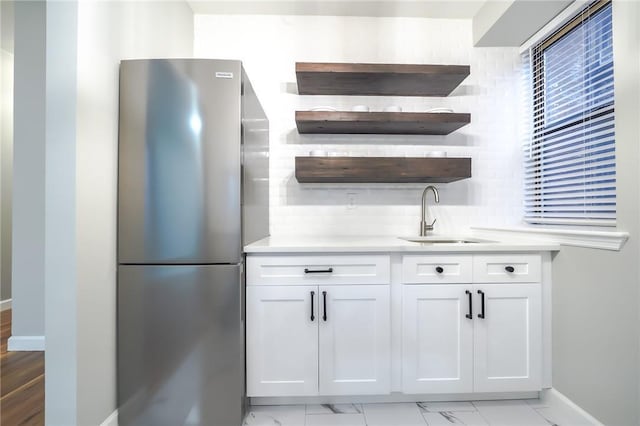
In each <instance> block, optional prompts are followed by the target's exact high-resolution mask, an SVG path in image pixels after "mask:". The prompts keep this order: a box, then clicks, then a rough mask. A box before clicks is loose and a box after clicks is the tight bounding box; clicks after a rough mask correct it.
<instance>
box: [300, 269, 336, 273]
mask: <svg viewBox="0 0 640 426" xmlns="http://www.w3.org/2000/svg"><path fill="white" fill-rule="evenodd" d="M332 272H333V268H327V269H309V268H304V273H305V274H330V273H332Z"/></svg>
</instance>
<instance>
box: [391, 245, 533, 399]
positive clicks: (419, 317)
mask: <svg viewBox="0 0 640 426" xmlns="http://www.w3.org/2000/svg"><path fill="white" fill-rule="evenodd" d="M415 265H424V266H423V267H422V268H421V269H420V268H418V269H416V268H415ZM447 269H453V271H454V272H455V274H454V276H459V277H465V278H467V280H468V281H466V282H465V281H463V282H459V283H451V284H432V283H434V282H439V281H438V280H446V281H445V282H450V281H451V277H452V276H451V275H450V276H448V277H447V276H446V274H445V272H446V270H447ZM416 270H420V271H422V272H421V273H420V274H416V273H414V272H412V271H416ZM540 270H541V266H540V256H539V255H531V254H526V255H509V254H491V255H474V256H473V261H472V259H471V257H464V256H448V255H447V256H405V257H404V258H403V282H404V283H405V285H403V290H402V299H403V300H402V391H403V392H404V393H413V394H416V393H469V392H525V391H538V390H540V389H541V388H542V306H541V300H542V290H541V284H540V283H538V282H536V283H527V282H529V281H535V280H540V277H541V271H540ZM431 271H435V273H432V272H431ZM441 276H442V278H441ZM485 281H489V282H488V283H485ZM491 281H493V282H494V283H495V284H493V283H491ZM420 282H422V283H424V284H419V285H413V284H412V283H420Z"/></svg>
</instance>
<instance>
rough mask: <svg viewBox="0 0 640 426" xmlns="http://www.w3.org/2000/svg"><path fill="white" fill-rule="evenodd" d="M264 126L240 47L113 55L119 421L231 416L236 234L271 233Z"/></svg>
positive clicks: (236, 393) (239, 328)
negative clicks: (186, 55)
mask: <svg viewBox="0 0 640 426" xmlns="http://www.w3.org/2000/svg"><path fill="white" fill-rule="evenodd" d="M268 134H269V132H268V121H267V118H266V116H265V114H264V111H263V110H262V108H261V106H260V103H259V102H258V99H257V97H256V95H255V92H254V90H253V88H252V86H251V83H250V82H249V80H248V78H247V76H246V74H245V72H244V69H243V67H242V64H241V62H239V61H230V60H207V59H151V60H127V61H122V62H121V64H120V118H119V154H118V157H119V164H118V284H117V285H118V359H117V362H118V365H117V368H118V410H119V413H118V414H119V424H120V425H121V426H128V425H135V426H145V425H149V426H163V425H166V426H176V425H206V426H238V425H240V424H241V422H242V415H243V411H244V408H243V407H244V401H245V389H244V383H245V379H244V365H245V357H244V274H243V253H242V247H243V245H244V244H248V243H250V242H252V241H255V240H257V239H260V238H263V237H265V236H267V235H268V229H269V183H268V176H269V159H268V153H269V141H268Z"/></svg>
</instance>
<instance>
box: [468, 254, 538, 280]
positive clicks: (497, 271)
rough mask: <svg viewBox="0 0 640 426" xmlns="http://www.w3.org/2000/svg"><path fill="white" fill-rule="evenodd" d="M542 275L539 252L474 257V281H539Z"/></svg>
mask: <svg viewBox="0 0 640 426" xmlns="http://www.w3.org/2000/svg"><path fill="white" fill-rule="evenodd" d="M541 276H542V260H541V258H540V255H539V254H486V255H475V256H474V257H473V282H477V283H537V282H540V280H541Z"/></svg>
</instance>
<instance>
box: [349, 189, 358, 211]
mask: <svg viewBox="0 0 640 426" xmlns="http://www.w3.org/2000/svg"><path fill="white" fill-rule="evenodd" d="M355 208H356V194H355V193H354V192H349V193H347V209H349V210H352V209H355Z"/></svg>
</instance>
